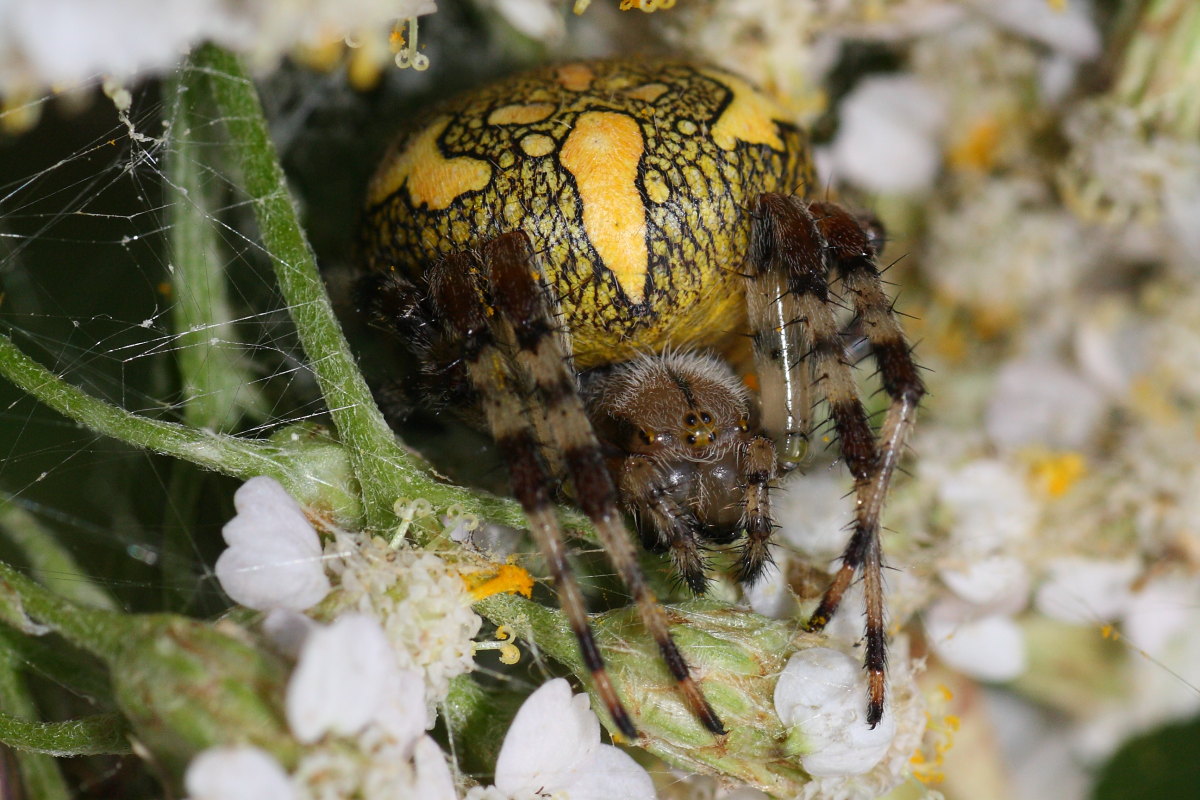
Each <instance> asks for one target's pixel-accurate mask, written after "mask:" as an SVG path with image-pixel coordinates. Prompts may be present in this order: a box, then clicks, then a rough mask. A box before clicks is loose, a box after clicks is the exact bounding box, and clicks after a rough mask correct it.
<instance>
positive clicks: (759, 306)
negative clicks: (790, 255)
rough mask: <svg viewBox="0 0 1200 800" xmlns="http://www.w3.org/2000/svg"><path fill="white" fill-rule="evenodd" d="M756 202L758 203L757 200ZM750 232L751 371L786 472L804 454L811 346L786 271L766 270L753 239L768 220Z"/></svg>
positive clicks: (766, 424)
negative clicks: (752, 361) (752, 356)
mask: <svg viewBox="0 0 1200 800" xmlns="http://www.w3.org/2000/svg"><path fill="white" fill-rule="evenodd" d="M760 205H761V203H760ZM759 213H760V212H759V211H758V210H756V212H755V224H754V227H753V230H754V231H755V233H752V234H751V237H752V238H751V255H750V268H751V270H752V274H751V277H750V282H749V285H748V286H747V287H746V306H747V308H746V312H747V317H748V319H749V321H750V328H751V330H752V331H753V332H754V333H753V337H752V341H753V346H754V347H753V349H754V367H755V375H757V377H758V383H759V397H760V398H762V422H761V426H762V429H763V430H764V431H765V432H766V434H767V436H769V437H771V439H772V440H774V441H775V442H776V443H777V450H778V459H777V460H778V463H779V469H780V470H781V471H783V472H790V471H791V470H793V469H795V468H796V467H798V466H800V464H801V463H802V462H803V461H804V458H805V457H806V456H807V455H808V445H809V434H810V431H811V428H812V405H813V404H812V399H811V397H810V394H811V386H812V378H811V377H810V376H809V375H808V374H805V373H807V371H808V364H807V363H806V362H805V361H804V354H805V353H806V352H807V351H808V350H809V348H810V347H811V345H810V343H809V341H808V339H809V337H808V330H807V327H806V326H805V325H803V324H797V323H799V322H801V321H802V316H801V313H800V311H799V309H798V302H797V298H796V296H795V294H793V293H792V292H791V291H790V290H789V288H788V275H787V272H786V271H784V270H781V269H769V268H766V265H765V262H764V259H765V258H766V253H765V252H758V251H760V250H764V249H765V248H768V247H769V243H766V242H760V243H759V244H758V245H756V244H755V241H757V239H756V236H761V235H763V234H765V233H766V229H767V228H768V226H770V225H771V223H770V222H769V221H761V222H760V221H759V220H758V214H759Z"/></svg>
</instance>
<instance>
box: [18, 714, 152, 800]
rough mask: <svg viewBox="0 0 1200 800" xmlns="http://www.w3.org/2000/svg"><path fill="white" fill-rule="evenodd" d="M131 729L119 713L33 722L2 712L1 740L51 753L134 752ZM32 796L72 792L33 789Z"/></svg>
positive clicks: (20, 746)
mask: <svg viewBox="0 0 1200 800" xmlns="http://www.w3.org/2000/svg"><path fill="white" fill-rule="evenodd" d="M128 731H129V726H128V725H127V724H126V723H125V720H124V718H122V717H121V715H120V714H96V715H95V716H91V717H83V718H80V719H74V720H70V721H68V722H30V721H29V720H24V719H18V718H16V717H12V716H9V715H8V714H0V742H3V743H4V744H6V745H8V746H9V747H12V748H15V749H17V750H18V751H22V750H24V751H29V752H32V753H45V754H46V755H51V756H59V757H63V756H97V755H125V754H127V753H130V752H132V750H131V749H130V747H129V740H128V739H127V735H128ZM29 796H30V797H37V798H43V797H45V798H51V797H55V796H59V797H63V798H67V797H70V796H71V794H70V793H69V792H65V793H63V794H60V795H51V794H44V793H42V792H40V791H31V793H30V795H29Z"/></svg>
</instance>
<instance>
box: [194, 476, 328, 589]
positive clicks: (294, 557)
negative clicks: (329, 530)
mask: <svg viewBox="0 0 1200 800" xmlns="http://www.w3.org/2000/svg"><path fill="white" fill-rule="evenodd" d="M233 505H234V507H235V508H236V509H237V516H235V517H234V518H233V519H231V520H230V521H229V522H228V523H226V525H225V527H224V528H222V529H221V535H222V536H224V537H225V543H226V544H228V545H229V548H228V549H227V550H226V551H225V552H224V553H222V554H221V557H220V558H218V559H217V565H216V573H217V580H218V581H220V582H221V588H222V589H224V590H225V593H226V594H228V595H229V596H230V597H232V598H233V599H234V600H235V601H237V602H238V603H241V604H242V605H244V606H246V607H248V608H253V609H256V610H259V611H266V610H269V609H272V608H289V609H292V610H294V611H303V610H304V609H306V608H309V607H310V606H313V605H315V604H317V603H319V602H320V601H321V600H322V599H323V598H324V597H325V595H327V594H329V589H330V584H329V578H328V577H326V575H325V568H324V566H323V562H322V560H321V540H320V537H318V536H317V532H316V531H315V530H314V529H313V526H312V525H310V524H309V522H308V520H307V519H306V518H305V516H304V512H303V511H302V510H301V508H300V504H299V503H297V502H296V501H295V500H293V499H292V497H291V495H289V494H288V493H287V491H286V490H285V489H284V488H283V487H282V486H280V485H279V482H278V481H276V480H274V479H273V478H267V477H257V478H251V479H250V480H248V481H246V482H245V483H244V484H242V487H241V488H240V489H238V490H237V493H236V494H234V496H233Z"/></svg>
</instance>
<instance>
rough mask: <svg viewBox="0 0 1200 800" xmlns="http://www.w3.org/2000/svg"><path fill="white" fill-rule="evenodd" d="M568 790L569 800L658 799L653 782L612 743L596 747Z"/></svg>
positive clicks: (637, 764) (648, 774) (639, 766)
mask: <svg viewBox="0 0 1200 800" xmlns="http://www.w3.org/2000/svg"><path fill="white" fill-rule="evenodd" d="M564 788H565V794H566V796H567V797H569V798H570V800H655V797H656V796H657V795H656V794H655V792H654V781H652V780H651V779H650V773H648V772H646V770H645V769H644V768H643V767H642V765H641V764H639V763H637V762H636V761H634V760H633V759H632V758H631V757H630V756H629V754H628V753H626V752H624V751H623V750H621V749H620V748H618V747H613V746H612V745H610V744H602V745H600V746H599V747H598V748H596V752H595V753H594V754H593V755H592V758H591V760H589V761H588V762H587V763H586V764H582V765H581V766H580V767H579V769H578V770H576V772H575V778H574V780H573V781H572V782H571V783H570V784H569V785H568V786H566V787H564Z"/></svg>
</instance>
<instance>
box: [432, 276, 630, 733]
mask: <svg viewBox="0 0 1200 800" xmlns="http://www.w3.org/2000/svg"><path fill="white" fill-rule="evenodd" d="M481 267H482V265H481V264H480V263H479V261H478V258H477V256H475V255H474V254H472V253H460V254H455V255H451V256H448V257H446V258H445V259H444V260H443V261H442V262H440V263H439V264H438V265H436V266H435V267H434V268H433V269H432V270H431V271H430V274H429V286H430V291H431V292H432V293H433V296H434V299H435V300H436V302H437V304H438V306H439V307H440V308H442V309H443V310H444V312H445V314H446V316H445V324H446V325H447V327H448V329H449V331H448V332H449V333H450V334H452V335H454V336H455V337H456V338H457V340H458V343H459V348H460V350H459V351H460V353H461V357H462V363H463V365H464V366H465V368H466V371H467V374H468V376H469V380H470V382H471V385H472V387H473V388H474V391H475V393H476V394H477V398H476V399H477V401H478V403H479V404H480V405H481V406H482V408H483V412H484V416H485V418H486V422H487V425H488V429H489V430H490V431H491V433H492V436H493V438H494V439H495V441H496V445H497V448H498V449H499V450H500V452H501V453H503V454H504V458H505V460H506V462H507V465H508V471H509V479H510V481H511V483H512V488H513V493H514V494H515V495H516V498H517V501H518V502H519V503H520V504H521V507H522V508H523V509H524V510H525V516H526V517H528V518H529V528H530V530H531V531H532V533H533V537H534V540H535V541H536V542H537V545H538V548H539V549H540V550H541V552H542V554H543V556H544V557H545V559H546V565H547V567H548V569H549V570H550V576H551V579H552V580H553V581H554V586H555V587H556V589H557V590H558V596H559V603H560V605H561V606H562V608H563V611H564V612H565V613H566V615H567V619H568V621H569V622H570V625H571V629H572V630H573V631H574V632H575V636H576V637H577V638H578V640H579V649H580V652H581V653H582V655H583V662H584V665H585V666H586V668H587V670H588V672H589V673H590V674H591V677H592V683H593V685H595V687H596V691H597V693H598V694H599V695H600V698H601V700H602V701H603V703H604V705H605V707H606V708H607V709H608V713H609V715H610V716H611V717H612V719H613V722H615V723H616V725H617V728H618V729H619V730H620V731H621V733H623V734H624V735H625V736H628V737H629V738H631V739H634V738H636V737H637V729H636V728H635V727H634V725H633V721H632V720H631V719H630V717H629V713H628V712H627V711H626V710H625V706H624V705H623V704H622V703H621V700H620V698H619V697H618V696H617V692H616V689H615V688H614V687H613V684H612V681H611V679H610V678H609V676H608V672H607V671H606V670H605V668H604V659H603V657H602V656H601V655H600V649H599V648H598V647H597V646H596V640H595V637H594V636H593V635H592V629H591V626H590V625H589V624H588V618H587V608H586V606H585V604H584V600H583V593H582V592H581V591H580V588H579V582H578V581H577V580H576V579H575V575H574V573H573V572H572V570H571V565H570V562H569V561H568V560H567V553H566V547H565V545H564V543H563V533H562V530H561V528H560V527H559V523H558V517H557V515H556V513H555V508H554V502H553V498H552V497H551V494H550V491H551V490H550V487H551V486H552V485H553V483H552V481H551V477H550V475H549V473H548V472H547V470H546V468H545V466H544V464H543V462H542V459H541V456H540V455H539V453H538V449H539V448H538V440H537V435H536V432H535V430H534V428H533V426H532V425H531V424H530V422H529V421H528V415H527V414H526V413H525V411H526V410H525V407H524V403H523V402H522V400H521V393H520V390H519V388H518V385H517V383H516V381H515V378H514V376H513V374H512V373H511V371H510V369H509V365H508V361H507V359H506V357H505V355H504V353H503V352H502V350H501V348H500V346H499V344H498V343H497V341H496V337H495V336H494V334H493V330H492V327H491V326H490V325H489V323H488V318H489V317H490V316H492V311H493V309H492V308H490V307H489V306H488V305H487V301H486V299H485V298H484V296H483V293H482V291H481V289H480V287H479V286H478V285H477V283H476V282H475V280H474V279H473V276H478V275H480V274H481V273H482V269H481Z"/></svg>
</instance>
